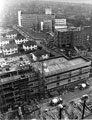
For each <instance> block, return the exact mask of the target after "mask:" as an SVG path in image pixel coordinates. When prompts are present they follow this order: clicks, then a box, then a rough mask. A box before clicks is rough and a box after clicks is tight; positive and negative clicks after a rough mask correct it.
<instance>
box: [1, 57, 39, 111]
mask: <svg viewBox="0 0 92 120" xmlns="http://www.w3.org/2000/svg"><path fill="white" fill-rule="evenodd" d="M0 66H1V67H0V110H1V111H2V112H6V111H8V108H10V106H13V107H14V104H18V103H20V102H21V101H22V102H23V101H28V100H29V96H32V95H33V94H36V93H38V92H39V89H38V77H37V73H36V72H35V71H34V69H33V68H32V65H31V63H30V61H29V58H28V57H27V56H26V55H22V56H16V57H7V59H6V58H1V59H0Z"/></svg>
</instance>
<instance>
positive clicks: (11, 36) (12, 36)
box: [5, 30, 19, 39]
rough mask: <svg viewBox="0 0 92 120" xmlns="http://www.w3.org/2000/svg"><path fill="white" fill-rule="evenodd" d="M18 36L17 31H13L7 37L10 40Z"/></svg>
mask: <svg viewBox="0 0 92 120" xmlns="http://www.w3.org/2000/svg"><path fill="white" fill-rule="evenodd" d="M18 34H19V33H18V32H17V31H16V30H12V31H9V32H8V33H7V34H6V36H5V37H6V38H8V39H14V38H15V37H17V35H18Z"/></svg>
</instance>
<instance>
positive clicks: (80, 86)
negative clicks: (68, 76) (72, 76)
mask: <svg viewBox="0 0 92 120" xmlns="http://www.w3.org/2000/svg"><path fill="white" fill-rule="evenodd" d="M89 86H90V85H89V84H88V83H80V84H79V85H78V88H79V89H80V90H84V89H86V88H88V87H89Z"/></svg>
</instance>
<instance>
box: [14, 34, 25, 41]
mask: <svg viewBox="0 0 92 120" xmlns="http://www.w3.org/2000/svg"><path fill="white" fill-rule="evenodd" d="M15 39H16V40H17V39H18V40H20V39H26V38H25V37H24V36H23V35H18V36H17V37H16V38H15Z"/></svg>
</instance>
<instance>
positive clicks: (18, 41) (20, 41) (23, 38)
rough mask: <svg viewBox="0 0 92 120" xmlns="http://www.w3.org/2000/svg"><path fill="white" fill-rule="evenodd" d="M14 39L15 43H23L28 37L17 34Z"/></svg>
mask: <svg viewBox="0 0 92 120" xmlns="http://www.w3.org/2000/svg"><path fill="white" fill-rule="evenodd" d="M14 40H15V43H16V44H21V43H25V42H27V41H28V39H27V38H25V37H24V36H22V35H18V36H17V37H16V38H15V39H14Z"/></svg>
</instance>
